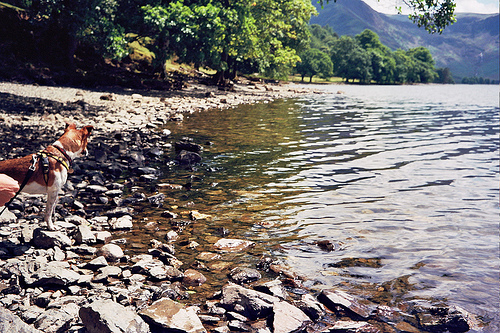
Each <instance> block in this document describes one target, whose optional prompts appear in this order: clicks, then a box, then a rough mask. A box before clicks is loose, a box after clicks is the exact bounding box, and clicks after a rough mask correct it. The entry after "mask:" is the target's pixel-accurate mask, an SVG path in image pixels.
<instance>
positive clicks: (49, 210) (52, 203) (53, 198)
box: [45, 191, 59, 230]
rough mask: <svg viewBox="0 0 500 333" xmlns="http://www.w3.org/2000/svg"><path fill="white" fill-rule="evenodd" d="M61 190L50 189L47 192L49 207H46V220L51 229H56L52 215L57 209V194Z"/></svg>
mask: <svg viewBox="0 0 500 333" xmlns="http://www.w3.org/2000/svg"><path fill="white" fill-rule="evenodd" d="M58 194H59V191H49V192H47V207H46V208H45V222H46V223H47V228H48V229H49V230H55V229H56V228H55V226H54V223H53V222H52V216H53V215H54V212H55V210H56V203H57V196H58Z"/></svg>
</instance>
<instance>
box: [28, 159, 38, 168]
mask: <svg viewBox="0 0 500 333" xmlns="http://www.w3.org/2000/svg"><path fill="white" fill-rule="evenodd" d="M31 161H32V162H31V165H30V167H29V170H31V171H33V172H34V171H35V170H36V162H37V161H38V155H33V158H32V159H31Z"/></svg>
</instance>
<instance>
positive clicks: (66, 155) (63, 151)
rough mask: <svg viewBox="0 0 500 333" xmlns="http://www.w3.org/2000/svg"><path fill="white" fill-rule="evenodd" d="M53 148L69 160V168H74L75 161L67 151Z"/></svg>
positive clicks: (57, 147)
mask: <svg viewBox="0 0 500 333" xmlns="http://www.w3.org/2000/svg"><path fill="white" fill-rule="evenodd" d="M53 147H55V148H56V149H57V150H59V151H60V152H61V154H63V156H64V158H65V159H67V160H68V163H69V167H70V168H71V167H72V166H73V160H72V159H71V157H69V155H68V153H67V152H66V149H64V148H62V147H59V146H53Z"/></svg>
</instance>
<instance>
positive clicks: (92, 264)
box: [85, 256, 108, 270]
mask: <svg viewBox="0 0 500 333" xmlns="http://www.w3.org/2000/svg"><path fill="white" fill-rule="evenodd" d="M105 266H108V261H107V260H106V258H105V257H104V256H99V257H97V258H95V259H92V260H91V261H89V262H88V263H87V264H85V268H87V269H91V270H97V269H99V268H101V267H105Z"/></svg>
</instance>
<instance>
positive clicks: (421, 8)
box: [400, 0, 457, 33]
mask: <svg viewBox="0 0 500 333" xmlns="http://www.w3.org/2000/svg"><path fill="white" fill-rule="evenodd" d="M403 2H404V3H405V4H406V5H407V6H408V7H409V8H410V9H411V10H412V13H411V14H410V15H409V18H410V19H411V20H412V21H413V22H414V23H416V24H417V25H418V26H419V27H424V28H425V29H426V30H427V31H428V32H429V33H436V32H437V33H442V32H443V30H444V28H446V27H447V26H448V25H450V24H453V23H455V22H456V20H457V19H456V17H455V7H456V4H455V2H454V1H452V0H403ZM400 12H401V8H400Z"/></svg>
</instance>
